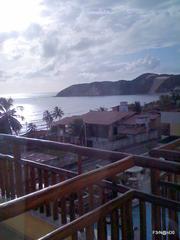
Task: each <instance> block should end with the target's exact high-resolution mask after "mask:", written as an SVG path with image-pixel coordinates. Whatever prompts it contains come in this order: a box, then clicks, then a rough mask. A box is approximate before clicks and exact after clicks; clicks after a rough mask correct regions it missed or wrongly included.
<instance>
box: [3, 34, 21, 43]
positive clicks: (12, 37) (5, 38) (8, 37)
mask: <svg viewBox="0 0 180 240" xmlns="http://www.w3.org/2000/svg"><path fill="white" fill-rule="evenodd" d="M18 36H19V33H18V32H16V31H12V32H0V44H2V43H3V42H5V41H6V40H8V39H15V38H17V37H18Z"/></svg>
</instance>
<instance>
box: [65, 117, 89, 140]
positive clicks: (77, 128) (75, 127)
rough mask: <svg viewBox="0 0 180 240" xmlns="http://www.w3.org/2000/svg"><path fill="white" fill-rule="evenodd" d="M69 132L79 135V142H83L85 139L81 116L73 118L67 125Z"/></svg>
mask: <svg viewBox="0 0 180 240" xmlns="http://www.w3.org/2000/svg"><path fill="white" fill-rule="evenodd" d="M69 129H70V133H71V135H72V136H74V137H79V140H80V143H81V144H83V142H84V139H85V126H84V122H83V120H82V119H81V118H79V119H75V120H74V121H73V123H72V124H71V125H70V127H69Z"/></svg>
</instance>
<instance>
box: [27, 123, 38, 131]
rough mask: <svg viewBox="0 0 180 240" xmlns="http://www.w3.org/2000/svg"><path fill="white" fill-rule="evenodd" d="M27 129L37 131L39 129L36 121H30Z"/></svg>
mask: <svg viewBox="0 0 180 240" xmlns="http://www.w3.org/2000/svg"><path fill="white" fill-rule="evenodd" d="M27 130H28V131H31V132H35V131H36V130H37V126H36V124H34V123H29V124H28V125H27Z"/></svg>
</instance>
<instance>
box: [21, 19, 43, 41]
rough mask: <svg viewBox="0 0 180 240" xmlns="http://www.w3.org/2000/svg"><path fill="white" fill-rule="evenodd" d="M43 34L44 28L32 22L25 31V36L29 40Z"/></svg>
mask: <svg viewBox="0 0 180 240" xmlns="http://www.w3.org/2000/svg"><path fill="white" fill-rule="evenodd" d="M42 34H43V29H42V27H41V26H40V25H39V24H37V23H32V24H31V25H30V26H29V27H28V28H27V29H26V31H25V32H24V36H25V37H26V38H27V39H29V40H31V39H34V38H38V37H41V35H42Z"/></svg>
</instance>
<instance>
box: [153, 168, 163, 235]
mask: <svg viewBox="0 0 180 240" xmlns="http://www.w3.org/2000/svg"><path fill="white" fill-rule="evenodd" d="M159 181H160V171H159V170H155V169H152V170H151V192H152V194H155V195H160V184H159ZM151 214H152V231H160V230H161V209H160V207H158V206H156V205H152V213H151ZM153 239H154V240H160V239H161V236H160V235H158V236H155V235H153Z"/></svg>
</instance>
